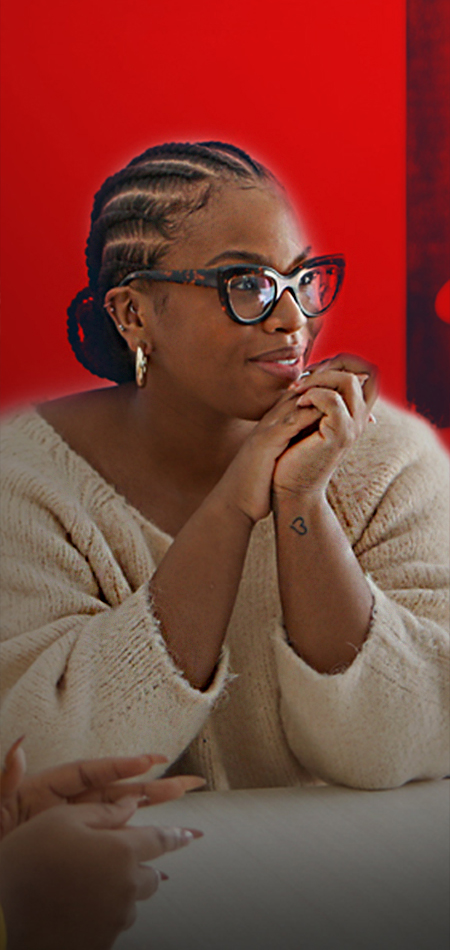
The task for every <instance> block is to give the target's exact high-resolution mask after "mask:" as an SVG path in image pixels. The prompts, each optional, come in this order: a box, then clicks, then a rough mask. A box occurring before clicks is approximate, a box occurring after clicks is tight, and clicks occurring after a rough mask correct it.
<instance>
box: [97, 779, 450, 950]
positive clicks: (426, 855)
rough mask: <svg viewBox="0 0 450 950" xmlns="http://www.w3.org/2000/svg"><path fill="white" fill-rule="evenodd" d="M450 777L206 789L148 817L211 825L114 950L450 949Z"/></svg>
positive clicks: (169, 864) (177, 857) (179, 858)
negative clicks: (393, 784)
mask: <svg viewBox="0 0 450 950" xmlns="http://www.w3.org/2000/svg"><path fill="white" fill-rule="evenodd" d="M449 788H450V782H449V781H442V782H419V783H412V784H410V785H407V786H404V787H403V788H400V789H394V790H389V791H383V792H362V791H355V790H351V789H346V788H340V787H339V788H336V787H333V788H332V787H319V788H286V789H262V790H249V791H236V792H196V793H191V794H190V795H187V796H185V798H184V799H182V800H180V801H176V802H168V803H167V804H165V805H160V806H158V807H155V808H150V809H144V810H142V811H141V812H140V813H139V815H138V818H137V821H136V822H135V823H138V824H147V823H148V824H150V823H153V824H161V825H170V824H175V825H185V826H188V827H189V826H190V827H197V828H201V829H202V830H203V831H204V832H205V837H204V838H202V839H201V840H197V841H194V842H192V844H190V845H189V846H188V847H187V848H185V849H183V850H181V851H178V852H175V853H172V854H168V855H165V856H164V857H163V858H161V859H160V860H159V861H157V862H155V863H156V864H157V866H158V867H159V868H160V869H161V870H164V871H166V872H167V873H168V874H169V875H170V879H169V880H168V881H166V882H162V883H161V885H160V887H159V890H158V892H157V893H156V894H155V895H154V896H153V897H152V898H151V899H150V900H149V901H147V902H145V903H144V902H142V903H139V904H138V908H139V911H138V917H137V920H136V923H135V924H134V926H133V928H132V929H131V930H129V931H127V932H126V933H124V934H122V935H121V937H120V938H119V939H118V941H117V942H116V943H115V944H114V950H152V948H157V950H178V948H180V950H181V948H182V950H448V946H449V884H450V880H449V877H450V875H449V867H450V854H449V852H450V846H449V840H450V809H449Z"/></svg>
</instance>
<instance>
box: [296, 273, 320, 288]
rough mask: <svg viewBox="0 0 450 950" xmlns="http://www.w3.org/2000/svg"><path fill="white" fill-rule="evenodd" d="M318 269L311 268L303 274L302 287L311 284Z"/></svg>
mask: <svg viewBox="0 0 450 950" xmlns="http://www.w3.org/2000/svg"><path fill="white" fill-rule="evenodd" d="M317 276H318V275H317V271H315V270H310V271H308V272H307V274H302V276H301V278H300V287H307V285H308V284H311V283H312V282H313V280H314V278H315V277H317Z"/></svg>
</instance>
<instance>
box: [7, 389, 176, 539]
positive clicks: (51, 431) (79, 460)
mask: <svg viewBox="0 0 450 950" xmlns="http://www.w3.org/2000/svg"><path fill="white" fill-rule="evenodd" d="M26 415H27V416H28V417H29V419H30V421H33V420H34V419H37V420H38V423H39V425H40V426H42V429H43V430H46V431H47V433H48V435H50V436H51V437H52V439H53V441H54V442H55V444H56V445H58V446H60V447H61V448H62V449H64V451H65V452H66V453H67V455H68V456H69V457H70V458H72V459H74V460H75V462H76V464H77V465H78V466H79V467H80V468H84V469H85V470H87V472H88V473H89V475H90V477H91V479H95V480H96V481H97V482H98V484H99V485H101V486H102V488H103V490H104V491H106V492H108V494H109V495H111V496H112V497H113V498H115V499H117V500H119V501H120V503H121V504H122V505H123V506H124V507H125V508H127V509H128V510H129V511H130V513H131V514H132V515H133V517H134V518H135V519H136V520H138V521H139V522H140V523H141V524H142V525H143V526H144V527H146V528H147V529H151V530H152V531H155V532H157V533H158V534H159V535H160V536H161V538H163V539H165V540H167V541H169V542H172V541H173V536H172V535H171V534H169V533H168V532H167V531H164V530H163V528H160V527H159V525H157V524H156V523H155V522H154V521H150V519H149V518H146V517H145V515H144V514H143V513H142V511H139V508H136V507H135V506H134V505H132V503H131V502H130V501H128V498H126V496H125V495H123V494H122V493H121V492H119V491H118V490H117V488H115V486H114V485H113V484H112V483H111V482H109V481H108V480H107V479H106V478H105V477H104V476H103V475H101V474H100V472H99V471H98V469H96V468H95V466H94V465H92V464H91V462H88V460H87V459H86V458H85V457H84V455H80V453H79V452H77V451H76V450H75V449H73V448H72V446H71V445H70V444H69V442H67V440H66V439H65V438H64V437H63V436H62V435H61V434H60V433H59V432H58V430H57V429H55V427H54V426H53V425H52V424H51V422H48V421H47V419H45V418H44V416H43V415H41V413H40V412H39V409H38V408H37V407H36V406H33V407H32V408H31V409H30V410H29V412H28V413H27V414H26ZM21 418H22V419H23V418H26V416H25V415H24V413H21ZM31 434H32V435H33V430H32V431H31Z"/></svg>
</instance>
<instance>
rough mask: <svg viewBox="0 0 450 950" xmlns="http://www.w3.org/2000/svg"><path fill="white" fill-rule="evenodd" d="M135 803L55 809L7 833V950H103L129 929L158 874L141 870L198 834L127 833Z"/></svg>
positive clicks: (3, 853) (0, 886)
mask: <svg viewBox="0 0 450 950" xmlns="http://www.w3.org/2000/svg"><path fill="white" fill-rule="evenodd" d="M136 807H137V800H136V799H132V798H123V799H121V800H120V801H117V802H114V803H113V804H105V803H87V804H82V805H59V806H57V807H55V808H50V809H49V810H48V811H45V812H42V813H41V814H40V815H38V816H37V817H35V818H32V819H31V820H30V821H28V822H25V823H24V824H23V825H21V826H20V827H18V828H16V829H15V830H14V831H12V832H11V834H9V835H7V836H6V837H5V839H4V841H3V842H2V844H1V846H0V857H1V862H0V899H1V903H2V906H3V910H4V915H5V920H6V929H7V934H8V950H19V948H20V950H24V948H25V947H26V948H27V950H44V948H45V950H61V948H62V947H64V950H82V948H83V950H84V948H87V947H89V950H109V948H110V947H111V946H112V944H113V942H114V941H115V939H116V938H117V936H118V935H119V933H120V932H121V931H122V930H126V929H127V928H128V927H131V926H132V924H133V922H134V919H135V916H136V907H135V903H136V901H138V900H145V899H146V898H148V897H150V896H151V895H152V894H154V892H155V891H156V889H157V887H158V884H159V881H160V879H161V874H160V873H159V872H158V871H156V870H155V869H154V868H152V867H147V866H146V865H145V864H143V862H144V861H150V860H155V859H158V858H160V857H161V856H162V855H163V854H165V852H167V851H174V850H176V849H177V848H182V847H184V846H185V845H187V844H189V843H190V842H191V841H192V840H193V839H194V838H198V837H201V835H202V832H201V831H197V830H195V829H186V828H156V827H151V826H149V827H127V826H126V822H127V821H128V820H129V819H130V818H131V817H132V815H133V814H134V812H135V810H136Z"/></svg>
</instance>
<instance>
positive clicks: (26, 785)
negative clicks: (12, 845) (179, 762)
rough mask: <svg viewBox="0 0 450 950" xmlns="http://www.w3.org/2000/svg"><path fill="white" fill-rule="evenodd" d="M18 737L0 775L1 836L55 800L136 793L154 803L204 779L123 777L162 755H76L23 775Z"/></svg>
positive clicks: (72, 801) (93, 799)
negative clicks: (69, 759) (43, 769)
mask: <svg viewBox="0 0 450 950" xmlns="http://www.w3.org/2000/svg"><path fill="white" fill-rule="evenodd" d="M21 742H22V739H19V740H17V741H16V742H15V743H14V744H13V745H12V746H11V748H10V749H9V751H8V752H7V754H6V757H5V766H4V769H3V771H2V774H1V785H0V803H1V809H0V838H1V837H4V835H6V834H8V832H10V831H12V830H13V829H14V828H16V827H17V825H20V824H22V822H24V821H27V820H28V819H29V818H32V817H33V815H37V814H39V812H41V811H45V810H46V809H47V808H52V807H53V806H54V805H62V804H64V803H66V804H78V803H81V802H109V803H112V802H116V801H118V800H119V799H120V798H125V797H126V798H129V797H130V796H132V797H134V798H139V805H157V804H160V803H161V802H165V801H169V800H170V799H173V798H180V797H181V796H182V795H184V793H185V792H187V791H190V790H191V789H194V788H201V787H202V785H204V784H205V781H204V779H202V778H200V777H199V776H196V775H177V776H174V777H171V778H161V779H153V780H148V779H143V780H141V781H139V782H125V781H124V779H130V778H134V777H136V776H138V775H144V774H145V772H148V771H149V769H151V767H152V766H153V765H156V764H161V763H164V762H166V761H167V759H166V757H165V756H163V755H138V756H130V757H125V756H112V757H111V758H103V759H80V760H79V761H77V762H68V763H66V764H64V765H59V766H56V767H55V768H51V769H46V770H45V771H43V772H38V773H37V774H36V775H30V776H27V775H25V772H26V763H25V755H24V752H23V750H22V749H21Z"/></svg>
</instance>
